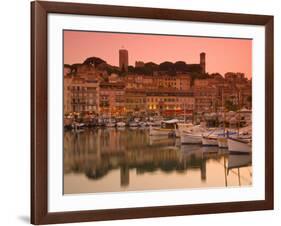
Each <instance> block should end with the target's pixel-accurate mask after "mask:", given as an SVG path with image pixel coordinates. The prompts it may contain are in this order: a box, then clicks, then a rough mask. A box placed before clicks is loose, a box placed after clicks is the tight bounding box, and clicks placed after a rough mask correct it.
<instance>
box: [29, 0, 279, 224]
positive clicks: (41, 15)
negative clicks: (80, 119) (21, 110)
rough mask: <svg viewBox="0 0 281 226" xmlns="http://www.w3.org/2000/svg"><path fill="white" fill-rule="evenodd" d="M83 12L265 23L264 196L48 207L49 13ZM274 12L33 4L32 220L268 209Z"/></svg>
mask: <svg viewBox="0 0 281 226" xmlns="http://www.w3.org/2000/svg"><path fill="white" fill-rule="evenodd" d="M48 13H63V14H82V15H100V16H117V17H134V18H148V19H149V18H151V19H165V20H183V21H184V20H188V21H200V22H213V23H233V24H251V25H264V26H265V44H266V49H265V55H266V56H265V74H266V81H265V92H266V97H265V98H266V103H265V107H266V112H265V116H266V117H265V129H266V137H265V142H266V147H265V148H266V155H265V200H257V201H244V202H227V203H211V204H195V205H177V206H160V207H141V208H125V209H109V210H89V211H73V212H57V213H50V212H48V179H47V172H48V159H47V157H48V155H47V154H48V153H47V152H48V146H47V145H48V142H47V141H48V131H47V125H48V123H47V122H48V121H47V119H48V117H47V110H48V92H47V91H48V85H47V84H48V83H47V82H48V79H47V75H48V72H47V49H48V47H47V14H48ZM273 23H274V22H273V16H265V15H248V14H233V13H216V12H202V11H189V10H173V9H156V8H139V7H125V6H110V5H92V4H78V3H62V2H41V1H36V2H32V3H31V223H32V224H52V223H70V222H85V221H98V220H115V219H132V218H145V217H163V216H180V215H191V214H208V213H226V212H237V211H254V210H270V209H273V207H274V203H273V202H274V195H273V193H274V188H273V185H274V181H273V168H274V167H273V135H274V134H273Z"/></svg>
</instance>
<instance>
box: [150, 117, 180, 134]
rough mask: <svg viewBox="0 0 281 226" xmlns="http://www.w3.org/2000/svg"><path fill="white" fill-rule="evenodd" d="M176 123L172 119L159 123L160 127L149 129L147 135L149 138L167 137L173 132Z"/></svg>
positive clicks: (175, 120)
mask: <svg viewBox="0 0 281 226" xmlns="http://www.w3.org/2000/svg"><path fill="white" fill-rule="evenodd" d="M177 122H178V120H177V119H172V120H168V121H163V122H162V123H161V127H157V128H155V127H152V126H151V125H150V127H149V135H150V136H169V135H171V134H173V133H174V132H175V126H176V123H177Z"/></svg>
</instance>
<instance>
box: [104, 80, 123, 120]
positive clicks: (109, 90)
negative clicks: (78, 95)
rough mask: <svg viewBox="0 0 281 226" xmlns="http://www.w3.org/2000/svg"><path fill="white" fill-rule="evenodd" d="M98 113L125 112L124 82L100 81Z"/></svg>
mask: <svg viewBox="0 0 281 226" xmlns="http://www.w3.org/2000/svg"><path fill="white" fill-rule="evenodd" d="M99 97H100V101H99V103H100V114H102V115H107V116H109V115H124V114H125V84H124V82H115V83H109V82H101V83H100V95H99Z"/></svg>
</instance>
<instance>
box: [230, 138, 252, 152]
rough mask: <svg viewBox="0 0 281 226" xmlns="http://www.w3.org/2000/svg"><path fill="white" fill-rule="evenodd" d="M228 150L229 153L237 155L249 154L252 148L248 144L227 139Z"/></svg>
mask: <svg viewBox="0 0 281 226" xmlns="http://www.w3.org/2000/svg"><path fill="white" fill-rule="evenodd" d="M227 144H228V150H229V151H230V152H238V153H251V152H252V147H251V145H250V144H248V143H245V142H242V141H239V140H237V139H231V138H228V139H227Z"/></svg>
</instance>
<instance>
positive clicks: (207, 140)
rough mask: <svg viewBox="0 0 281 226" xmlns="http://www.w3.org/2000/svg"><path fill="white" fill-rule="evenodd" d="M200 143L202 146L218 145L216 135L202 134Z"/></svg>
mask: <svg viewBox="0 0 281 226" xmlns="http://www.w3.org/2000/svg"><path fill="white" fill-rule="evenodd" d="M202 145H204V146H218V140H217V136H204V135H203V136H202Z"/></svg>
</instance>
